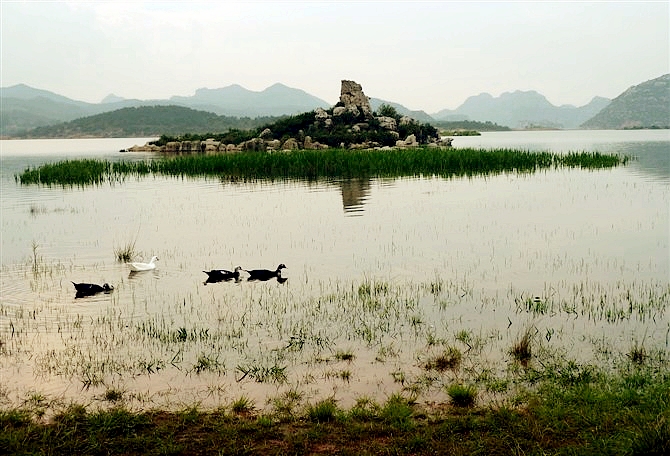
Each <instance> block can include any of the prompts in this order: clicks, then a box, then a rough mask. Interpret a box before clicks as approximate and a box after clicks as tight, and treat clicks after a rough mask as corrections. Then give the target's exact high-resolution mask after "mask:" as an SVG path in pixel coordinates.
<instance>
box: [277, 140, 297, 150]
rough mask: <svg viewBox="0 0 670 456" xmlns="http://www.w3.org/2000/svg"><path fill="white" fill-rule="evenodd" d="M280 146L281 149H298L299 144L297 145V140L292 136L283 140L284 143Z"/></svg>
mask: <svg viewBox="0 0 670 456" xmlns="http://www.w3.org/2000/svg"><path fill="white" fill-rule="evenodd" d="M281 148H282V150H298V149H300V146H299V145H298V141H296V140H295V139H293V138H289V139H287V140H286V141H284V144H282V146H281Z"/></svg>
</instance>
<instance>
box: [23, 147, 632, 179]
mask: <svg viewBox="0 0 670 456" xmlns="http://www.w3.org/2000/svg"><path fill="white" fill-rule="evenodd" d="M626 160H627V159H626V158H625V157H619V156H617V155H606V154H601V153H598V152H571V153H567V154H554V153H550V152H531V151H524V150H514V149H494V150H484V149H440V148H413V149H404V150H402V149H400V150H391V151H380V150H344V149H330V150H326V151H316V150H300V151H294V152H291V153H236V154H216V155H200V154H194V155H183V156H178V157H170V158H162V159H158V160H152V161H140V162H136V161H134V162H125V161H120V162H114V163H112V162H110V161H107V160H93V159H82V160H65V161H61V162H58V163H53V164H45V165H42V166H40V167H38V168H33V169H27V170H25V171H24V172H23V173H21V174H20V175H18V176H17V179H18V180H19V181H20V182H21V184H38V183H39V184H46V185H96V184H100V183H102V182H105V181H116V180H122V179H123V178H124V176H127V175H135V176H143V175H147V174H159V175H165V176H218V177H221V178H223V179H226V180H233V181H236V180H239V179H245V180H248V179H300V180H303V179H308V180H316V179H322V178H370V177H404V176H440V177H458V176H482V175H484V176H485V175H493V174H500V173H506V172H515V173H532V172H535V171H537V170H539V169H547V168H554V167H578V168H587V169H598V168H611V167H613V166H617V165H619V164H621V163H625V162H626Z"/></svg>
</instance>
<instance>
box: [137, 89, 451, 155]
mask: <svg viewBox="0 0 670 456" xmlns="http://www.w3.org/2000/svg"><path fill="white" fill-rule="evenodd" d="M330 111H331V112H329V111H326V110H325V109H323V108H316V110H315V115H314V124H315V125H317V126H319V127H322V128H325V129H330V128H331V127H332V126H333V124H334V121H333V119H334V118H338V117H340V116H343V115H345V114H347V113H348V114H350V117H352V118H356V119H361V118H362V119H364V120H363V121H357V122H355V123H353V124H352V125H350V127H349V129H350V131H351V132H354V133H358V132H360V131H361V130H365V129H367V128H368V127H369V124H368V121H370V120H372V119H373V118H374V119H376V121H377V122H378V123H379V126H380V127H381V128H383V129H385V130H386V131H387V132H389V133H390V134H391V135H392V136H395V138H396V143H395V148H407V147H418V146H419V145H420V144H419V142H418V141H417V138H416V136H415V135H413V134H410V135H408V136H407V137H406V138H400V135H399V133H398V126H399V125H400V126H403V125H407V124H411V123H412V122H414V123H416V120H414V119H412V118H411V117H409V116H403V117H401V118H400V120H399V122H398V121H396V119H395V118H393V117H386V116H375V114H374V112H373V111H372V108H371V107H370V99H369V98H368V97H367V96H366V95H365V94H364V93H363V88H362V87H361V85H360V84H358V83H356V82H354V81H348V80H342V87H341V90H340V101H339V103H337V104H336V105H335V107H333V109H332V110H330ZM451 141H452V138H431V140H430V141H429V142H428V143H427V146H428V147H451ZM340 147H341V148H349V149H382V150H385V149H391V148H392V147H390V146H383V147H380V146H379V145H375V144H370V143H365V142H363V143H358V144H344V143H342V144H340ZM297 149H328V145H326V144H320V143H318V142H316V141H313V140H312V138H311V137H310V136H306V135H304V134H302V131H301V134H299V135H298V137H297V138H287V139H284V140H283V141H282V140H279V139H275V138H273V134H272V131H271V130H270V129H269V128H266V129H265V130H263V131H262V132H261V133H260V134H259V135H258V137H257V138H252V139H250V140H248V141H244V142H242V143H240V144H223V143H221V142H219V141H215V140H214V139H207V140H204V141H177V142H169V143H167V144H166V145H164V146H157V145H154V144H146V145H144V146H133V147H130V148H128V149H127V150H128V151H129V152H140V151H148V152H172V153H193V152H200V153H208V152H209V153H219V152H241V151H259V152H263V151H267V152H272V151H291V150H297Z"/></svg>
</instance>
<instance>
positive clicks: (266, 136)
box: [258, 128, 272, 140]
mask: <svg viewBox="0 0 670 456" xmlns="http://www.w3.org/2000/svg"><path fill="white" fill-rule="evenodd" d="M258 137H259V138H262V139H265V140H268V139H272V130H270V129H269V128H266V129H265V130H263V131H262V132H261V134H260V135H258Z"/></svg>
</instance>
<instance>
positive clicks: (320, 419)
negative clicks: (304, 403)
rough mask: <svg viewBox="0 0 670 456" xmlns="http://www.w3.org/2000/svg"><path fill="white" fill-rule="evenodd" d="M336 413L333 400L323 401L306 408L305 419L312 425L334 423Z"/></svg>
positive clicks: (336, 409) (335, 405)
mask: <svg viewBox="0 0 670 456" xmlns="http://www.w3.org/2000/svg"><path fill="white" fill-rule="evenodd" d="M337 413H338V408H337V404H336V403H335V400H334V399H333V398H328V399H324V400H322V401H319V402H317V403H316V404H314V405H310V406H308V407H307V418H308V419H309V420H310V421H312V422H314V423H327V422H329V421H334V420H335V417H336V414H337Z"/></svg>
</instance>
